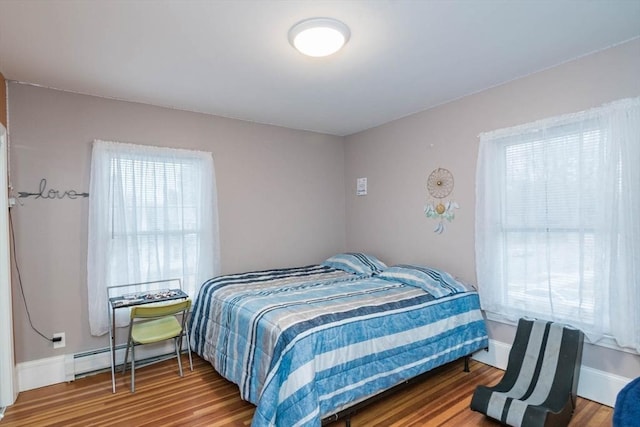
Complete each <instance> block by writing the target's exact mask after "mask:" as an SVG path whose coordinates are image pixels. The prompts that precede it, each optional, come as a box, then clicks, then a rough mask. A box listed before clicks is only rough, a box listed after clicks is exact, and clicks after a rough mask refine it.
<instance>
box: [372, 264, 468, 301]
mask: <svg viewBox="0 0 640 427" xmlns="http://www.w3.org/2000/svg"><path fill="white" fill-rule="evenodd" d="M378 277H379V278H381V279H386V280H391V281H396V282H402V283H405V284H407V285H409V286H415V287H417V288H420V289H423V290H425V291H427V292H429V293H430V294H431V295H433V296H434V297H436V298H440V297H445V296H447V295H451V294H455V293H458V292H466V291H467V290H468V289H467V287H466V286H465V285H463V284H462V283H460V282H458V281H457V280H456V279H454V278H453V276H451V275H450V274H449V273H447V272H444V271H440V270H436V269H435V268H429V267H420V266H416V265H406V264H401V265H394V266H393V267H391V268H388V269H386V270H385V271H383V272H382V273H380V274H379V275H378Z"/></svg>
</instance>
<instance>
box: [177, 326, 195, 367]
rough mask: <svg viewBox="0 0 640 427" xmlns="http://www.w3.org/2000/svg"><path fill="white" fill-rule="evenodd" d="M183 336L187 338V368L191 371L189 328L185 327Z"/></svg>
mask: <svg viewBox="0 0 640 427" xmlns="http://www.w3.org/2000/svg"><path fill="white" fill-rule="evenodd" d="M184 336H185V337H186V338H187V353H188V354H189V368H191V370H192V371H193V359H192V358H191V345H190V344H189V336H190V335H189V328H188V327H187V326H185V330H184ZM180 345H182V338H180Z"/></svg>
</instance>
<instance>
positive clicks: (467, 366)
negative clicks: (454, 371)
mask: <svg viewBox="0 0 640 427" xmlns="http://www.w3.org/2000/svg"><path fill="white" fill-rule="evenodd" d="M464 371H465V372H470V371H469V356H465V357H464Z"/></svg>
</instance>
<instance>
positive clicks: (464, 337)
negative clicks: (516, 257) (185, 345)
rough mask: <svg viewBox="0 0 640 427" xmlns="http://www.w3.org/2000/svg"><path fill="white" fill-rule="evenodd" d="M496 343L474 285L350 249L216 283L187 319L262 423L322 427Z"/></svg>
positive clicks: (196, 339) (203, 352)
mask: <svg viewBox="0 0 640 427" xmlns="http://www.w3.org/2000/svg"><path fill="white" fill-rule="evenodd" d="M487 343H488V337H487V331H486V328H485V324H484V320H483V317H482V314H481V312H480V303H479V299H478V294H477V293H476V292H475V291H474V290H473V289H470V288H469V287H467V286H465V285H463V284H462V283H460V282H459V281H457V280H455V279H454V278H453V277H451V276H450V275H448V274H447V273H444V272H441V271H438V270H434V269H429V268H425V267H416V266H409V265H399V266H393V267H390V268H386V266H385V265H384V264H382V263H381V262H380V261H378V260H377V259H376V258H375V257H371V256H368V255H365V254H352V253H348V254H338V255H336V256H334V257H331V258H329V259H328V260H326V261H325V262H323V263H322V264H320V265H312V266H304V267H296V268H286V269H277V270H266V271H260V272H249V273H242V274H234V275H226V276H220V277H216V278H213V279H211V280H209V281H207V282H206V283H204V284H203V286H202V288H201V290H200V293H199V295H198V298H197V299H196V301H195V304H194V308H193V311H192V317H191V321H190V345H191V347H192V349H193V350H194V351H195V352H196V353H197V354H198V355H200V356H201V357H202V358H204V359H205V360H207V361H209V362H210V363H211V364H212V365H213V367H214V368H215V369H216V371H218V372H219V373H220V374H221V375H222V376H224V377H225V378H227V379H228V380H230V381H232V382H234V383H236V384H237V385H238V387H239V389H240V395H241V397H242V399H244V400H247V401H249V402H251V403H253V404H254V405H256V411H255V415H254V418H253V421H252V426H254V427H261V426H296V425H301V426H302V425H304V426H307V425H308V426H320V425H321V422H322V419H325V418H327V417H329V416H330V415H332V414H336V413H338V412H340V411H343V410H344V409H345V408H348V407H351V406H353V405H356V404H358V403H360V402H362V401H364V400H366V399H368V398H370V397H372V396H375V395H377V394H379V393H381V392H383V391H385V390H388V389H390V388H392V387H394V386H395V385H397V384H400V383H402V382H405V381H407V380H408V379H411V378H413V377H416V376H418V375H420V374H422V373H424V372H427V371H429V370H432V369H434V368H436V367H438V366H441V365H444V364H446V363H449V362H451V361H454V360H457V359H459V358H461V357H464V356H467V355H470V354H471V353H473V352H475V351H477V350H480V349H483V348H486V347H487V345H488V344H487Z"/></svg>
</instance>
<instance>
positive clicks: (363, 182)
mask: <svg viewBox="0 0 640 427" xmlns="http://www.w3.org/2000/svg"><path fill="white" fill-rule="evenodd" d="M356 195H357V196H366V195H367V178H358V180H357V181H356Z"/></svg>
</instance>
